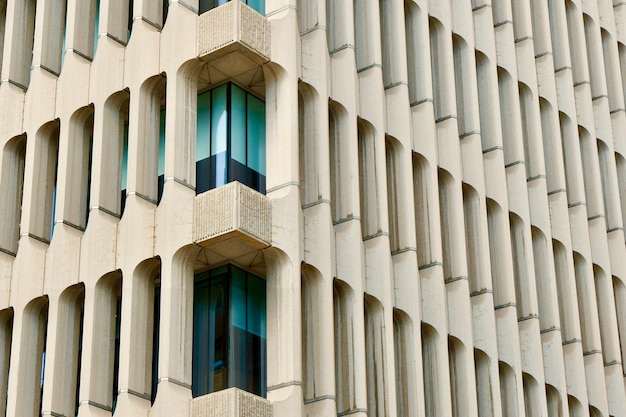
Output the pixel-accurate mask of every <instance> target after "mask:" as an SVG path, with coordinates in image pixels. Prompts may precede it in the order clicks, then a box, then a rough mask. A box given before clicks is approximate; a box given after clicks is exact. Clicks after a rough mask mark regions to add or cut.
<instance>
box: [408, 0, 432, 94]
mask: <svg viewBox="0 0 626 417" xmlns="http://www.w3.org/2000/svg"><path fill="white" fill-rule="evenodd" d="M425 23H426V17H424V15H423V13H422V10H421V9H420V8H419V6H418V5H417V4H415V2H414V1H412V0H405V1H404V24H405V30H406V32H405V33H406V54H407V64H408V75H409V80H408V81H409V100H410V103H411V106H413V105H416V104H417V103H419V102H422V100H423V99H425V98H427V97H428V96H430V91H431V89H430V86H429V85H428V84H429V83H428V81H427V80H426V78H427V77H426V74H424V72H425V71H424V67H425V65H424V64H426V63H427V62H428V61H429V59H430V56H429V49H430V48H429V40H428V30H427V29H425V28H424V26H426V25H425Z"/></svg>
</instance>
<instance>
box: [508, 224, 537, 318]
mask: <svg viewBox="0 0 626 417" xmlns="http://www.w3.org/2000/svg"><path fill="white" fill-rule="evenodd" d="M509 222H510V231H511V254H512V256H513V278H514V280H515V302H516V305H517V317H518V319H519V318H523V317H528V316H529V315H531V314H535V313H536V311H535V308H534V307H533V306H532V303H531V300H532V297H531V294H532V292H531V287H530V282H529V281H530V280H531V279H532V278H533V275H534V274H533V273H532V270H531V268H532V267H533V264H532V263H531V262H532V261H533V260H532V252H530V251H529V249H530V250H532V242H527V241H526V240H527V239H526V233H525V230H524V222H523V221H522V219H521V218H520V217H519V216H517V215H516V214H514V213H509ZM531 274H532V275H531Z"/></svg>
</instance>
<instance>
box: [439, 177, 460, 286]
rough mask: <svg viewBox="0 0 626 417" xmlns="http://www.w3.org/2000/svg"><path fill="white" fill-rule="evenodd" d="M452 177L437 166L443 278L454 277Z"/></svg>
mask: <svg viewBox="0 0 626 417" xmlns="http://www.w3.org/2000/svg"><path fill="white" fill-rule="evenodd" d="M453 181H454V180H453V179H452V176H451V175H450V174H449V173H448V172H446V171H445V170H443V169H441V168H439V216H440V224H441V249H442V251H443V253H442V258H443V259H442V261H443V277H444V279H445V280H448V279H451V278H456V276H454V270H453V265H454V261H455V258H456V256H455V255H456V253H455V250H454V247H453V241H454V239H455V237H454V220H453V219H452V216H453V215H454V214H453V213H454V210H453V207H452V204H454V202H453V195H452V194H453Z"/></svg>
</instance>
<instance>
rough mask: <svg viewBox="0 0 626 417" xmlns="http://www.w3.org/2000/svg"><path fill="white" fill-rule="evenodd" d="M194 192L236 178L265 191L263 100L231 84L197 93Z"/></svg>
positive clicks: (200, 191)
mask: <svg viewBox="0 0 626 417" xmlns="http://www.w3.org/2000/svg"><path fill="white" fill-rule="evenodd" d="M197 115H198V116H197V117H198V119H197V138H196V193H197V194H200V193H203V192H205V191H207V190H210V189H213V188H215V187H219V186H221V185H224V184H227V183H229V182H232V181H239V182H241V183H243V184H245V185H247V186H248V187H250V188H253V189H255V190H257V191H259V192H262V193H265V102H263V100H261V99H259V98H257V97H255V96H253V95H252V94H250V93H248V92H247V91H245V90H244V89H242V88H240V87H238V86H236V85H235V84H233V83H227V84H223V85H221V86H219V87H216V88H214V89H212V90H209V91H206V92H204V93H201V94H199V95H198V113H197Z"/></svg>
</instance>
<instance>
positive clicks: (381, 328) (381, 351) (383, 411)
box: [364, 295, 389, 417]
mask: <svg viewBox="0 0 626 417" xmlns="http://www.w3.org/2000/svg"><path fill="white" fill-rule="evenodd" d="M364 313H365V356H366V360H365V363H366V367H367V369H366V374H367V411H368V415H369V416H371V417H385V416H388V415H389V411H388V408H389V404H388V403H387V401H386V399H387V385H386V380H387V375H386V369H385V368H386V355H385V343H384V341H385V338H386V337H385V325H384V317H383V309H382V305H380V303H379V302H378V300H376V299H374V298H373V297H370V296H368V295H365V300H364Z"/></svg>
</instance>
